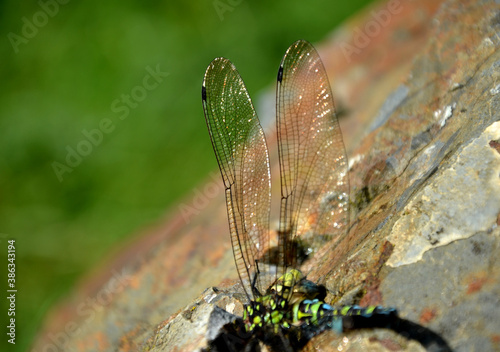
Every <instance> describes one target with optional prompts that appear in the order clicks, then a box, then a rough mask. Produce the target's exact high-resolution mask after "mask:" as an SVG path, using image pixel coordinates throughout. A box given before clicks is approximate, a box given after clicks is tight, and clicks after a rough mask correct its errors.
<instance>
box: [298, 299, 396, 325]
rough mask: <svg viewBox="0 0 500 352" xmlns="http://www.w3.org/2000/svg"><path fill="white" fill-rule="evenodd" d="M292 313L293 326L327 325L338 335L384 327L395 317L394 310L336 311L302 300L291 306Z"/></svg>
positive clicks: (352, 308)
mask: <svg viewBox="0 0 500 352" xmlns="http://www.w3.org/2000/svg"><path fill="white" fill-rule="evenodd" d="M292 311H293V319H292V320H293V323H294V324H301V323H306V324H312V325H322V324H324V323H327V324H328V326H329V327H330V328H331V329H332V330H335V331H337V332H339V333H341V332H342V331H345V330H350V329H360V328H368V327H372V328H373V327H385V326H387V325H390V324H391V322H392V321H393V320H394V318H395V317H396V316H397V310H396V309H395V308H384V307H381V306H369V307H366V308H363V307H360V306H344V307H342V308H339V309H337V308H333V307H332V306H330V305H329V304H326V303H324V302H321V301H319V300H317V299H314V300H309V299H305V300H302V301H301V302H298V303H296V304H295V305H294V306H293V309H292Z"/></svg>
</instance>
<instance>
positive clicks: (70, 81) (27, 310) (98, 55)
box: [0, 0, 369, 351]
mask: <svg viewBox="0 0 500 352" xmlns="http://www.w3.org/2000/svg"><path fill="white" fill-rule="evenodd" d="M60 1H62V0H60ZM66 2H67V3H66V4H59V3H58V2H57V1H56V0H42V1H40V2H18V1H12V0H11V1H2V2H0V6H1V10H0V18H1V20H0V28H1V33H2V36H3V40H2V42H1V44H0V52H1V65H0V72H1V79H2V80H1V82H2V86H1V94H0V240H1V244H2V248H0V255H1V258H2V262H3V263H4V265H5V266H4V268H5V269H2V273H3V274H2V278H1V280H2V287H4V285H5V283H6V282H7V275H6V267H7V265H6V263H7V261H6V252H7V239H15V240H16V253H17V257H16V263H17V282H16V285H17V289H18V294H17V302H16V309H17V313H16V324H17V336H16V342H17V343H16V345H15V346H12V345H8V344H7V341H6V340H7V337H6V335H5V334H2V341H1V342H0V345H1V346H9V350H10V351H25V350H27V349H28V348H29V346H30V343H31V341H32V339H33V336H34V335H35V334H36V332H37V329H38V328H39V327H40V324H41V323H42V321H43V318H44V315H45V314H46V312H47V310H48V309H49V308H50V307H51V305H53V304H54V303H55V302H56V301H57V300H59V299H60V298H61V297H63V296H64V295H66V294H67V293H68V292H69V291H70V289H71V287H72V286H73V285H74V284H75V282H76V281H77V279H78V278H79V277H81V275H82V274H83V273H85V272H88V271H89V270H91V269H94V270H98V267H99V263H100V262H102V260H104V258H105V257H106V253H109V252H110V251H111V249H112V248H113V246H115V245H116V244H118V243H121V242H123V241H124V240H125V239H127V238H128V237H130V236H132V235H134V234H135V233H137V232H138V231H139V230H140V229H142V228H144V227H145V226H147V225H150V224H153V223H155V222H156V221H158V220H159V219H161V218H162V217H163V216H164V215H165V213H166V211H167V209H168V208H169V207H170V206H172V205H173V203H174V202H175V201H176V200H178V199H180V198H181V197H182V196H183V195H185V194H187V193H188V192H190V190H191V189H192V187H193V186H194V185H196V184H197V183H199V182H200V181H201V180H202V179H203V178H204V177H205V175H207V173H208V172H209V170H213V169H214V168H215V165H216V161H215V157H214V156H213V153H212V148H211V145H210V141H209V138H208V135H207V132H206V127H205V122H204V119H203V112H202V108H201V101H200V100H201V99H200V96H201V94H200V90H201V81H202V77H203V74H204V71H205V69H206V67H207V65H208V64H209V62H210V61H211V60H212V59H213V58H214V57H217V56H225V57H227V58H230V59H231V60H232V61H233V62H234V63H235V65H236V66H237V67H238V69H239V71H240V73H241V75H242V76H243V78H244V79H245V82H246V84H247V87H248V89H249V91H250V94H251V95H252V96H254V97H256V96H257V95H258V94H257V93H258V91H259V90H261V89H262V88H264V87H267V86H269V85H271V84H273V82H274V78H275V76H276V72H277V68H278V65H279V62H280V60H281V57H282V55H283V54H284V52H285V50H286V48H287V47H288V46H289V45H290V44H291V43H292V42H294V41H295V40H297V39H300V38H303V39H307V40H309V41H311V42H313V43H314V42H317V41H321V40H322V39H324V38H325V37H326V36H328V34H329V33H330V32H331V31H332V30H333V29H334V27H335V26H337V25H338V24H339V23H340V22H341V21H343V20H344V19H345V18H346V17H348V16H350V15H352V14H353V13H355V12H357V11H358V10H359V9H360V8H362V7H364V6H365V5H366V3H368V2H369V1H368V0H351V1H348V2H344V1H329V0H319V1H312V2H307V3H306V2H304V1H297V0H293V1H291V0H288V1H284V0H278V1H262V0H260V1H240V0H220V1H219V0H214V1H212V0H211V1H204V2H202V1H192V0H191V1H177V2H173V1H130V0H129V1H127V0H125V1H107V2H102V1H95V0H90V1H85V2H79V1H74V2H73V1H69V2H68V1H66ZM148 67H149V68H148ZM157 69H159V71H161V72H166V73H168V76H166V75H164V76H159V77H158V84H157V85H156V86H155V87H154V88H153V86H154V84H155V81H154V80H148V81H147V82H146V85H147V86H148V87H149V89H144V87H145V85H144V84H145V83H144V82H143V80H144V78H145V77H146V76H147V75H148V74H149V71H150V70H153V71H155V70H157ZM138 87H139V88H138ZM140 87H143V88H140ZM142 93H146V94H142ZM131 94H132V96H135V97H136V99H135V100H134V98H133V97H132V98H130V100H131V101H129V103H128V104H130V106H129V107H126V106H127V102H126V101H125V100H122V99H124V98H123V96H124V95H131ZM125 107H126V108H125ZM120 109H121V110H120ZM127 109H128V111H126V110H127ZM125 115H126V118H124V119H121V118H120V117H124V116H125ZM102 121H106V122H107V123H108V124H110V126H111V127H109V126H108V127H106V128H113V131H111V132H109V133H103V134H102V140H101V137H99V136H98V133H97V134H96V132H95V131H94V132H91V131H92V130H94V129H98V128H99V127H100V124H101V123H103V122H102ZM85 131H87V132H89V133H90V134H91V135H92V136H93V137H91V138H94V139H95V140H94V144H90V142H88V141H89V137H86V136H85V133H86V132H85ZM87 134H88V133H87ZM85 141H87V142H85ZM89 146H90V148H89ZM68 150H73V151H78V150H79V151H80V152H81V153H83V154H87V155H85V156H82V157H81V159H75V156H74V155H73V156H72V157H70V158H72V159H71V160H72V162H73V166H74V167H71V166H70V168H68V169H62V168H61V167H62V165H66V166H68V164H67V160H66V159H67V157H68V153H70V152H69V151H68ZM71 153H73V152H71ZM71 160H70V162H71ZM54 162H56V163H60V164H57V166H58V168H59V169H58V172H56V171H55V170H54V165H55V164H54ZM70 170H71V172H69V171H70ZM57 173H59V175H58V174H57ZM4 292H5V291H4ZM7 303H8V301H6V300H5V299H3V300H2V307H4V308H3V309H2V312H1V313H0V314H1V315H2V321H5V322H6V321H7V318H8V317H7ZM4 319H5V320H4ZM5 326H6V325H4V327H5ZM4 329H5V328H4ZM3 331H5V330H3Z"/></svg>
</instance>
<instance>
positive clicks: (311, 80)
mask: <svg viewBox="0 0 500 352" xmlns="http://www.w3.org/2000/svg"><path fill="white" fill-rule="evenodd" d="M276 96H277V102H276V131H277V144H278V152H279V165H280V175H281V210H280V219H279V220H280V221H279V228H278V230H277V231H276V232H271V231H270V229H269V221H270V208H271V176H270V166H269V155H268V148H267V144H266V139H265V137H264V131H263V129H262V127H261V125H260V123H259V120H258V118H257V115H256V113H255V109H254V107H253V104H252V101H251V99H250V96H249V95H248V92H247V89H246V87H245V84H244V83H243V80H242V79H241V77H240V75H239V73H238V72H237V70H236V68H235V67H234V66H233V64H232V63H231V62H230V61H229V60H227V59H224V58H217V59H215V60H213V61H212V63H211V64H210V65H209V66H208V68H207V71H206V73H205V78H204V81H203V87H202V100H203V109H204V112H205V118H206V122H207V126H208V130H209V133H210V138H211V141H212V146H213V149H214V151H215V155H216V157H217V162H218V164H219V169H220V172H221V175H222V179H223V182H224V186H225V192H226V202H227V214H228V218H229V229H230V235H231V242H232V247H233V253H234V260H235V263H236V268H237V269H238V274H239V277H240V280H241V283H242V285H243V288H244V290H245V293H246V295H247V297H248V301H249V303H247V304H246V305H245V307H244V315H243V318H242V319H240V320H239V322H235V323H233V324H232V325H230V326H228V327H226V331H225V332H224V333H225V334H226V335H228V334H230V335H234V336H240V337H241V339H236V340H232V341H233V342H228V340H231V339H227V338H226V339H224V340H223V341H222V340H219V341H215V342H213V343H212V350H252V349H253V348H256V347H255V344H256V342H255V340H260V341H262V342H264V343H265V344H266V345H268V346H270V348H271V349H273V350H292V351H293V350H299V349H301V348H302V347H303V346H304V345H305V344H306V343H307V341H308V340H309V339H310V338H311V337H312V336H315V335H317V334H319V333H321V332H323V331H325V330H334V331H337V332H342V331H343V330H345V329H350V328H358V327H371V326H385V325H387V324H390V322H391V320H392V319H393V318H394V317H395V316H396V310H395V309H393V308H383V307H379V306H376V307H375V306H372V307H367V308H361V307H358V306H346V307H342V308H340V309H336V308H333V307H332V306H330V305H329V304H326V303H325V302H323V299H324V298H325V291H326V290H325V289H324V287H323V286H321V285H317V284H314V283H312V282H311V281H309V280H307V279H306V278H305V277H304V275H303V274H302V273H301V272H300V271H299V270H298V267H299V266H300V265H301V264H302V262H306V261H307V260H309V258H311V257H312V256H314V255H318V254H319V255H327V254H328V253H330V251H329V248H328V244H329V243H332V242H334V241H332V239H334V237H335V236H341V235H343V234H345V233H346V232H347V229H348V227H349V226H348V221H349V209H348V208H349V202H348V197H349V180H348V173H347V171H348V165H347V157H346V152H345V147H344V143H343V140H342V134H341V131H340V127H339V123H338V121H337V117H336V114H335V107H334V102H333V98H332V93H331V89H330V84H329V82H328V77H327V75H326V71H325V68H324V67H323V63H322V62H321V59H320V57H319V55H318V53H317V52H316V50H315V49H314V47H313V46H312V45H311V44H310V43H308V42H306V41H303V40H300V41H297V42H295V43H294V44H293V45H292V46H290V48H288V50H287V51H286V54H285V56H284V57H283V60H282V61H281V64H280V67H279V71H278V83H277V92H276ZM234 341H237V342H234Z"/></svg>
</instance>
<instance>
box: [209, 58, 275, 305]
mask: <svg viewBox="0 0 500 352" xmlns="http://www.w3.org/2000/svg"><path fill="white" fill-rule="evenodd" d="M202 102H203V109H204V112H205V119H206V122H207V127H208V131H209V134H210V138H211V140H212V146H213V149H214V151H215V155H216V157H217V162H218V163H219V169H220V172H221V175H222V179H223V181H224V187H225V189H226V205H227V214H228V219H229V230H230V235H231V243H232V246H233V254H234V260H235V263H236V267H237V269H238V274H239V276H240V279H241V282H242V283H243V287H244V288H245V291H246V294H247V296H248V297H249V298H250V297H252V295H254V294H255V292H254V285H255V287H256V288H257V289H258V290H259V291H260V293H263V292H264V291H265V289H266V288H267V286H268V285H269V283H268V282H263V281H264V280H265V279H264V278H263V277H262V276H261V275H258V270H259V269H258V267H257V265H258V263H261V262H266V263H267V262H268V260H267V259H265V258H263V256H264V253H268V248H269V213H270V204H271V178H270V170H269V156H268V150H267V145H266V140H265V137H264V131H263V130H262V127H261V125H260V123H259V120H258V118H257V115H256V113H255V109H254V107H253V105H252V101H251V100H250V96H249V95H248V92H247V89H246V87H245V84H244V83H243V80H242V79H241V77H240V75H239V73H238V71H237V70H236V68H235V67H234V65H233V64H232V63H231V62H230V61H229V60H227V59H224V58H217V59H215V60H213V61H212V62H211V63H210V65H209V66H208V68H207V71H206V73H205V78H204V80H203V87H202ZM266 255H267V254H266Z"/></svg>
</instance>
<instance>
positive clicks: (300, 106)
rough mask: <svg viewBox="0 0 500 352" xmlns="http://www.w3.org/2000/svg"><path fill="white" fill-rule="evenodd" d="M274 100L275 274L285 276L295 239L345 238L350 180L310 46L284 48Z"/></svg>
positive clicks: (329, 102)
mask: <svg viewBox="0 0 500 352" xmlns="http://www.w3.org/2000/svg"><path fill="white" fill-rule="evenodd" d="M276 95H277V102H276V114H277V116H276V127H277V134H278V148H279V158H280V171H281V213H280V227H279V232H278V234H279V251H280V258H281V259H280V260H281V261H282V263H281V265H278V268H282V270H283V272H285V271H286V269H287V267H288V266H292V267H295V266H296V262H295V261H296V259H292V261H291V262H289V260H287V259H286V258H297V255H296V254H295V253H293V252H294V250H295V249H294V248H296V246H293V244H294V243H296V241H297V240H298V239H302V241H303V242H309V243H311V241H312V242H314V241H316V242H317V239H318V238H319V237H323V239H325V237H328V239H330V238H331V236H333V235H335V234H339V233H345V231H342V230H346V229H347V228H348V221H349V214H348V209H349V207H348V195H349V180H348V175H347V167H348V165H347V157H346V152H345V147H344V142H343V140H342V133H341V131H340V126H339V123H338V120H337V117H336V114H335V107H334V103H333V97H332V92H331V88H330V83H329V81H328V77H327V75H326V71H325V68H324V66H323V63H322V62H321V59H320V57H319V55H318V53H317V52H316V50H315V49H314V47H313V46H312V45H311V44H310V43H308V42H306V41H303V40H300V41H297V42H295V43H294V44H293V45H292V46H290V48H288V50H287V52H286V54H285V56H284V57H283V60H282V61H281V65H280V68H279V71H278V85H277V92H276ZM298 229H299V231H300V233H298V232H297V230H298ZM311 249H312V248H311ZM290 253H292V254H290ZM294 260H295V261H294ZM280 274H281V273H280Z"/></svg>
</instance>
